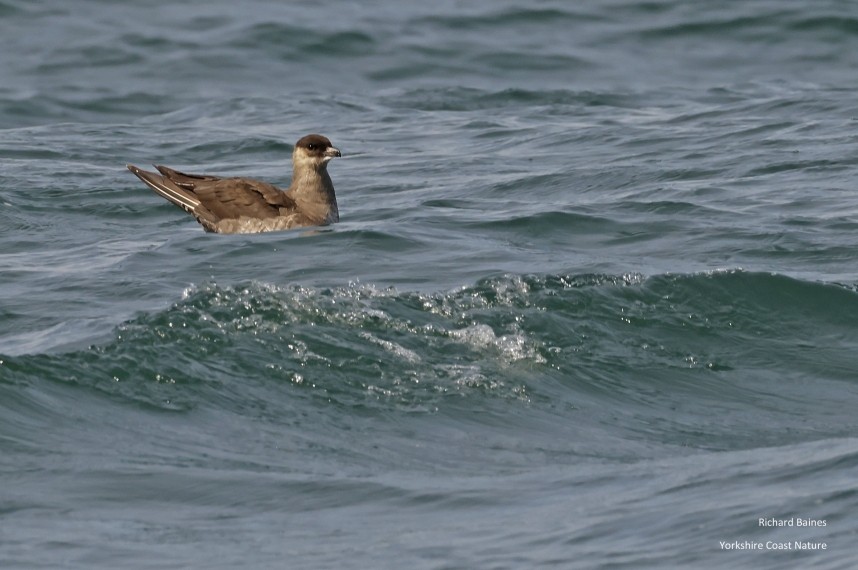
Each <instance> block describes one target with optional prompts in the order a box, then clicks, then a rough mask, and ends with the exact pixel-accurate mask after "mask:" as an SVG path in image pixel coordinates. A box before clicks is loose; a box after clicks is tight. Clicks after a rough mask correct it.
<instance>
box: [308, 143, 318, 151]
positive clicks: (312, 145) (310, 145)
mask: <svg viewBox="0 0 858 570" xmlns="http://www.w3.org/2000/svg"><path fill="white" fill-rule="evenodd" d="M307 150H316V143H310V144H308V145H307Z"/></svg>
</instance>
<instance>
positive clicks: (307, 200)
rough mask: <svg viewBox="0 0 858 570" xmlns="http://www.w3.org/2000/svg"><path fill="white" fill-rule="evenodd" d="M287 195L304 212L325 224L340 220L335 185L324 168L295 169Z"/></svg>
mask: <svg viewBox="0 0 858 570" xmlns="http://www.w3.org/2000/svg"><path fill="white" fill-rule="evenodd" d="M287 193H288V195H289V197H290V198H292V199H293V200H295V202H297V203H298V204H299V206H300V207H301V209H302V210H304V211H305V212H307V213H308V214H311V215H313V217H318V218H319V219H320V220H322V221H324V222H325V223H332V222H338V221H339V220H340V214H339V209H338V208H337V196H336V194H334V183H333V181H331V177H330V176H329V175H328V169H327V168H325V167H324V166H323V167H322V168H319V169H318V170H317V169H315V168H295V169H294V170H293V171H292V184H291V185H290V187H289V191H288V192H287Z"/></svg>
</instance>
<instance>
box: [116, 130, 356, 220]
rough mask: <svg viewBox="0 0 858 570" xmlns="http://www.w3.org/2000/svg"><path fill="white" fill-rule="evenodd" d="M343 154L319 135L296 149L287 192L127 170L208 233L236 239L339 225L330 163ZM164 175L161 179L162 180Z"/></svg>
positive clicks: (161, 169) (245, 182)
mask: <svg viewBox="0 0 858 570" xmlns="http://www.w3.org/2000/svg"><path fill="white" fill-rule="evenodd" d="M337 156H341V154H340V151H339V150H337V149H336V148H334V147H333V146H331V141H329V140H328V139H327V138H325V137H323V136H321V135H307V136H306V137H303V138H302V139H300V140H299V141H298V142H297V143H295V150H294V152H293V153H292V169H293V170H292V183H291V184H290V185H289V188H288V189H287V190H285V191H284V190H281V189H280V188H278V187H276V186H274V185H273V184H269V183H267V182H262V181H260V180H254V179H252V178H220V177H217V176H208V175H199V174H184V173H182V172H179V171H177V170H173V169H171V168H167V167H166V166H156V167H155V168H157V169H158V172H149V171H147V170H141V169H139V168H137V167H136V166H134V165H131V164H129V165H128V170H130V171H131V172H133V173H134V174H135V175H136V176H137V177H138V178H140V180H142V181H143V182H145V183H146V185H147V186H149V187H150V188H152V190H154V191H155V192H156V193H157V194H159V195H160V196H163V197H164V198H166V199H167V200H169V201H170V202H172V203H173V204H175V205H177V206H179V207H180V208H182V209H184V210H185V211H186V212H188V213H190V214H191V215H192V216H194V218H196V220H197V221H198V222H199V223H200V224H201V225H202V226H203V228H205V230H206V231H210V232H216V233H224V234H236V233H258V232H270V231H278V230H288V229H290V228H297V227H302V226H320V225H326V224H331V223H334V222H338V221H339V219H340V215H339V210H338V208H337V198H336V195H335V194H334V184H333V182H332V181H331V177H330V176H329V175H328V169H327V166H328V162H329V161H330V160H331V159H332V158H334V157H337ZM159 173H160V174H159Z"/></svg>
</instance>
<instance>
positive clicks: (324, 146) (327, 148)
mask: <svg viewBox="0 0 858 570" xmlns="http://www.w3.org/2000/svg"><path fill="white" fill-rule="evenodd" d="M338 156H342V154H341V153H340V150H339V149H338V148H336V147H334V146H333V145H332V144H331V141H330V140H329V139H328V138H327V137H323V136H322V135H307V136H306V137H302V138H301V139H300V140H298V142H296V143H295V150H294V151H293V152H292V161H293V162H294V163H295V167H296V168H312V169H313V170H323V169H324V168H325V167H327V165H328V162H329V161H330V160H331V159H332V158H335V157H338Z"/></svg>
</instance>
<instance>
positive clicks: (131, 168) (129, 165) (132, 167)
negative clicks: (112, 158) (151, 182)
mask: <svg viewBox="0 0 858 570" xmlns="http://www.w3.org/2000/svg"><path fill="white" fill-rule="evenodd" d="M125 168H127V169H128V170H130V171H131V172H133V173H134V174H137V173H138V172H139V171H140V169H139V168H137V167H136V166H134V165H133V164H126V165H125Z"/></svg>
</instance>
